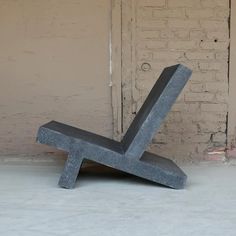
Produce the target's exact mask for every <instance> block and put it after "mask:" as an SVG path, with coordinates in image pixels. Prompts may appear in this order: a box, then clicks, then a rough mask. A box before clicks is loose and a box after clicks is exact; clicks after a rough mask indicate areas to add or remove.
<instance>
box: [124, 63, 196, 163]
mask: <svg viewBox="0 0 236 236" xmlns="http://www.w3.org/2000/svg"><path fill="white" fill-rule="evenodd" d="M191 74H192V71H191V70H190V69H188V68H187V67H185V66H183V65H181V64H178V65H174V66H171V67H167V68H165V69H164V70H163V72H162V73H161V75H160V77H159V79H158V80H157V82H156V83H155V85H154V87H153V88H152V90H151V92H150V93H149V95H148V97H147V99H146V100H145V102H144V104H143V105H142V107H141V108H140V110H139V112H138V113H137V115H136V117H135V118H134V120H133V122H132V123H131V125H130V127H129V129H128V130H127V132H126V134H125V136H124V138H123V140H122V141H121V142H122V145H123V148H124V151H125V155H126V156H127V157H130V158H134V159H140V158H141V156H142V154H143V153H144V151H145V150H146V148H147V146H148V144H149V143H150V142H151V141H152V138H153V137H154V135H155V133H156V132H157V131H158V129H159V128H160V125H161V123H162V121H163V120H164V118H165V117H166V115H167V113H168V112H169V110H170V109H171V107H172V105H173V104H174V102H175V100H176V99H177V97H178V95H179V94H180V92H181V90H182V89H183V88H184V86H185V84H186V83H187V81H188V79H189V78H190V76H191Z"/></svg>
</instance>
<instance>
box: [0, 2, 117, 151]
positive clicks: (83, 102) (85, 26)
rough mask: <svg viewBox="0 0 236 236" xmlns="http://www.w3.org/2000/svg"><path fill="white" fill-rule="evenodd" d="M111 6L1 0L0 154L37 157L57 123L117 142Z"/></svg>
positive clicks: (96, 3) (95, 3)
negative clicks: (45, 131) (39, 140)
mask: <svg viewBox="0 0 236 236" xmlns="http://www.w3.org/2000/svg"><path fill="white" fill-rule="evenodd" d="M110 10H111V6H110V1H109V0H96V1H94V0H40V1H35V0H0V150H1V155H3V154H23V155H24V154H26V155H34V154H40V153H43V152H48V151H53V149H50V148H47V147H45V146H42V145H36V144H35V136H36V131H37V129H38V127H39V125H41V124H43V123H45V122H47V121H50V120H51V119H55V120H58V121H62V122H65V123H68V124H71V125H75V126H79V127H82V128H84V129H87V130H91V131H93V132H96V133H99V134H102V135H105V136H108V137H111V136H112V131H113V127H112V108H111V88H110V87H109V83H110V78H109V32H110V26H111V23H110V20H111V19H110V18H111V14H110Z"/></svg>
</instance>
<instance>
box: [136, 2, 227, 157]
mask: <svg viewBox="0 0 236 236" xmlns="http://www.w3.org/2000/svg"><path fill="white" fill-rule="evenodd" d="M228 17H229V1H228V0H181V1H180V0H139V1H137V5H136V22H137V27H136V45H137V46H136V64H137V67H136V68H137V70H136V89H137V90H138V91H139V94H140V97H138V96H136V98H134V102H135V103H136V104H137V110H138V109H139V108H140V106H141V104H142V103H143V101H144V99H145V97H146V95H147V93H148V91H149V90H150V88H151V87H152V85H153V83H154V81H155V80H156V78H157V77H158V76H159V74H160V72H161V70H162V69H163V67H165V66H168V65H172V64H176V63H183V64H185V65H187V66H189V67H190V68H192V69H193V71H194V72H193V76H192V79H191V82H189V84H188V85H187V87H186V88H185V89H184V91H183V93H182V95H181V96H180V98H179V99H178V102H177V103H176V104H175V105H174V107H173V109H172V111H171V113H170V114H169V115H168V118H167V120H166V122H165V124H164V125H163V126H162V129H161V131H160V132H159V135H158V136H157V137H156V138H155V139H154V144H153V146H152V149H153V150H154V151H155V150H156V151H157V152H158V153H160V154H164V155H167V156H170V157H173V158H174V159H178V160H184V159H189V158H191V159H194V158H195V159H196V158H198V157H200V156H202V153H203V152H204V151H205V150H206V149H207V148H209V147H213V146H223V147H224V146H225V144H226V119H227V111H228V106H227V99H228V76H227V74H228V46H229V29H228V27H229V26H228ZM144 62H147V63H149V64H150V65H151V70H149V71H143V70H142V67H141V65H142V63H144Z"/></svg>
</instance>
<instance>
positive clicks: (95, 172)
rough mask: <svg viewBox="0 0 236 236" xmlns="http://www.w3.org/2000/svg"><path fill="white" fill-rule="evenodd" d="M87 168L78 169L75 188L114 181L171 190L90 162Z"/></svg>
mask: <svg viewBox="0 0 236 236" xmlns="http://www.w3.org/2000/svg"><path fill="white" fill-rule="evenodd" d="M90 163H91V164H90V165H89V166H82V168H81V169H80V172H79V175H78V178H77V184H76V187H82V186H83V185H84V181H85V180H86V182H93V181H114V182H119V183H129V184H136V185H137V184H139V185H142V186H152V187H161V188H165V189H171V188H170V187H167V186H164V185H161V184H158V183H154V182H151V181H149V180H146V179H143V178H140V177H138V176H135V175H132V174H128V173H126V172H122V171H120V170H116V169H114V168H111V167H108V166H105V165H102V164H98V163H96V162H90Z"/></svg>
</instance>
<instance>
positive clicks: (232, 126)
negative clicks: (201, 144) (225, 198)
mask: <svg viewBox="0 0 236 236" xmlns="http://www.w3.org/2000/svg"><path fill="white" fill-rule="evenodd" d="M230 25H231V30H230V71H229V123H228V145H229V146H230V147H231V148H235V147H236V92H235V91H236V0H231V22H230Z"/></svg>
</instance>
